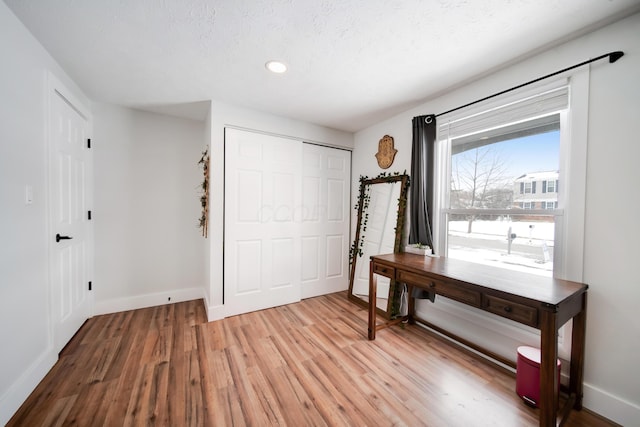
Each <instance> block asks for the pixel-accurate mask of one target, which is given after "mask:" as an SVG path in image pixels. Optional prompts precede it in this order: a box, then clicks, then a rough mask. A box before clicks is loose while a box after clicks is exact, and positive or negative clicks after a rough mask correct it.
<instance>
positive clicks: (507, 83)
mask: <svg viewBox="0 0 640 427" xmlns="http://www.w3.org/2000/svg"><path fill="white" fill-rule="evenodd" d="M615 50H622V51H624V52H625V56H624V57H623V58H622V59H621V60H620V61H618V62H617V63H615V64H612V65H609V64H608V63H607V62H606V61H601V62H598V63H594V64H593V65H592V66H591V73H590V98H589V125H588V165H587V167H588V170H587V182H586V185H587V191H586V193H587V201H586V227H585V231H584V233H585V236H584V237H585V248H584V254H585V255H584V266H585V267H584V273H583V280H584V281H585V282H586V283H588V284H589V286H590V287H589V302H588V315H587V350H586V371H585V398H584V405H585V406H586V407H587V408H589V409H591V410H593V411H595V412H597V413H600V414H602V415H604V416H606V417H607V418H610V419H612V420H614V421H616V422H618V423H620V424H623V425H639V424H638V420H640V380H639V378H640V377H639V376H638V373H637V369H638V368H637V365H638V354H640V317H638V315H637V311H638V310H637V305H638V301H640V286H638V283H640V282H639V280H638V277H639V276H638V273H637V271H636V269H635V265H634V264H635V262H637V261H636V259H635V258H636V257H637V255H638V253H639V251H638V249H637V242H638V241H640V226H639V225H638V224H639V222H638V219H637V216H638V215H637V213H638V212H639V211H640V198H639V197H638V196H637V193H638V190H637V188H636V187H637V185H638V183H640V168H639V167H638V165H637V163H638V161H639V160H640V144H638V135H640V120H638V117H640V79H639V76H640V14H636V15H634V16H632V17H629V18H627V19H625V20H623V21H620V22H618V23H615V24H613V25H610V26H608V27H606V28H603V29H601V30H599V31H596V32H594V33H591V34H589V35H587V36H584V37H581V38H579V39H577V40H574V41H572V42H569V43H566V44H564V45H562V46H560V47H558V48H555V49H552V50H549V51H547V52H544V53H541V54H539V55H537V56H535V57H533V58H531V59H529V60H526V61H524V62H522V63H519V64H516V65H513V66H511V67H508V68H507V69H505V70H503V71H500V72H497V73H495V74H492V75H491V76H489V77H486V78H483V79H481V80H479V81H477V82H474V83H472V84H469V85H467V86H465V87H463V88H460V89H458V90H455V91H452V92H451V93H449V94H447V95H444V96H441V97H439V98H437V99H433V100H431V101H429V102H425V103H424V104H423V105H422V106H420V107H418V108H415V109H412V110H410V111H407V112H405V113H403V114H400V115H398V116H395V117H393V118H390V119H389V120H387V121H385V122H382V123H380V124H377V125H375V126H372V127H370V128H367V129H364V130H362V131H360V132H358V133H357V134H356V135H355V149H354V154H353V187H352V188H357V187H356V184H357V179H358V176H359V175H368V176H374V175H377V174H378V173H379V172H380V169H379V168H378V167H377V164H376V161H375V158H374V157H373V154H374V153H375V152H376V151H377V143H378V140H379V139H380V138H381V137H382V136H383V135H385V134H389V135H391V136H393V137H394V138H395V142H396V148H397V149H398V154H397V155H396V160H395V162H394V165H393V166H392V167H391V169H392V170H398V171H403V170H404V169H406V170H407V171H409V170H410V157H411V119H412V117H414V116H418V115H422V114H430V113H435V114H437V113H440V112H442V111H446V110H448V109H450V108H454V107H457V106H458V105H462V104H465V103H467V102H470V101H473V100H475V99H478V98H482V97H484V96H487V95H490V94H492V93H495V92H498V91H500V90H503V89H506V88H509V87H511V86H515V85H517V84H520V83H523V82H525V81H528V80H531V79H534V78H536V77H538V76H540V75H544V74H547V73H550V72H553V71H555V70H558V69H562V68H564V67H567V66H569V65H571V64H574V63H578V62H581V61H584V60H585V59H588V58H590V57H595V56H598V55H600V54H603V53H607V52H610V51H615ZM429 304H430V303H422V304H421V303H419V306H418V309H419V310H420V311H422V312H423V313H427V312H429V311H431V312H434V311H436V310H435V307H436V306H437V303H436V304H435V305H429ZM443 326H445V327H446V328H447V329H449V330H451V331H452V332H454V333H457V334H458V335H461V336H465V335H466V334H467V333H471V334H472V335H474V336H475V337H476V340H481V342H480V344H482V345H484V346H485V347H492V348H493V349H494V351H496V352H498V353H503V355H504V356H506V357H509V358H511V359H512V360H515V354H516V351H515V347H513V346H512V345H511V344H509V345H505V343H507V342H508V341H507V340H506V339H505V338H504V337H503V336H500V335H499V334H496V333H493V332H491V331H490V328H491V326H490V328H489V329H486V330H485V331H480V332H478V331H477V330H476V331H473V332H470V331H471V327H472V326H473V325H472V322H466V321H464V320H462V319H457V320H456V319H455V318H449V319H448V324H447V325H443ZM505 348H508V349H509V352H508V354H504V349H505Z"/></svg>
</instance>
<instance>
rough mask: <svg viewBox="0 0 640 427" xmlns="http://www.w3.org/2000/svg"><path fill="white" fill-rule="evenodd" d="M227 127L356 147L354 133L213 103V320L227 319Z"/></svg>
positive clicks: (209, 305) (210, 311)
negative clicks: (225, 154) (225, 258)
mask: <svg viewBox="0 0 640 427" xmlns="http://www.w3.org/2000/svg"><path fill="white" fill-rule="evenodd" d="M226 126H232V127H239V128H244V129H251V130H255V131H260V132H265V133H270V134H275V135H281V136H287V137H292V138H295V139H299V140H303V141H307V142H316V143H321V144H324V145H328V146H334V147H343V148H349V149H350V148H352V147H353V134H352V133H350V132H342V131H338V130H335V129H329V128H325V127H322V126H317V125H313V124H310V123H306V122H300V121H296V120H292V119H288V118H284V117H279V116H274V115H271V114H266V113H262V112H259V111H255V110H250V109H246V108H239V107H234V106H231V105H228V104H223V103H219V102H212V104H211V187H210V203H211V208H210V211H209V212H210V216H209V221H210V228H209V229H210V232H209V239H210V240H211V252H210V294H209V295H208V296H209V300H208V301H207V303H206V307H207V315H208V318H209V320H210V321H211V320H216V319H221V318H223V317H225V312H224V305H223V303H222V302H223V291H224V288H223V255H224V250H223V237H224V236H223V232H224V218H223V215H224V128H225V127H226Z"/></svg>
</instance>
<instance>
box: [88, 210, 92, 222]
mask: <svg viewBox="0 0 640 427" xmlns="http://www.w3.org/2000/svg"><path fill="white" fill-rule="evenodd" d="M87 219H88V220H89V221H91V211H87Z"/></svg>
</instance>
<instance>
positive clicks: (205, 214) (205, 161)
mask: <svg viewBox="0 0 640 427" xmlns="http://www.w3.org/2000/svg"><path fill="white" fill-rule="evenodd" d="M198 166H202V170H203V179H202V184H200V186H199V189H200V205H201V207H202V215H201V216H200V219H199V220H198V227H199V228H202V235H203V236H204V237H205V238H206V237H207V235H208V232H209V230H208V226H209V147H207V148H206V149H205V150H204V151H203V152H202V157H200V160H199V161H198Z"/></svg>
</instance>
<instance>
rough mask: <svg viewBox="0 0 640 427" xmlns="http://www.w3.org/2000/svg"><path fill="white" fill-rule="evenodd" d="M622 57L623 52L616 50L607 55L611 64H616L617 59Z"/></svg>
mask: <svg viewBox="0 0 640 427" xmlns="http://www.w3.org/2000/svg"><path fill="white" fill-rule="evenodd" d="M623 56H624V52H623V51H621V50H617V51H615V52H611V53H610V54H609V63H610V64H613V63H614V62H616V61H617V60H618V59H620V58H622V57H623Z"/></svg>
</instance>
